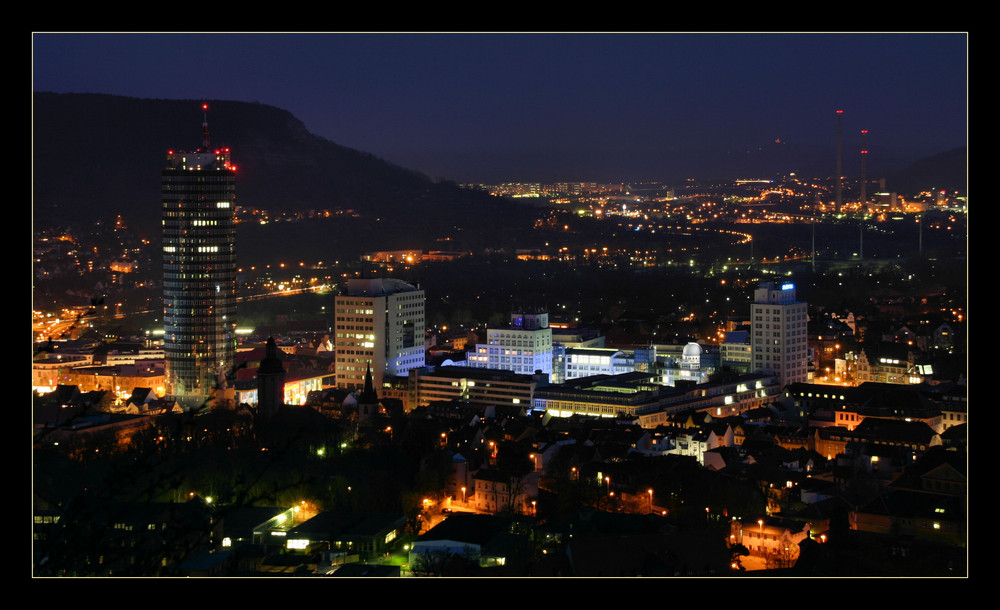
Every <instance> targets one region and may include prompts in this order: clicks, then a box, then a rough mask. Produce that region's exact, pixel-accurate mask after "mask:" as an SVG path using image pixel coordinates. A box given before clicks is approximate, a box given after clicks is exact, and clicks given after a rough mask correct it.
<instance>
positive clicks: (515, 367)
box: [467, 311, 553, 375]
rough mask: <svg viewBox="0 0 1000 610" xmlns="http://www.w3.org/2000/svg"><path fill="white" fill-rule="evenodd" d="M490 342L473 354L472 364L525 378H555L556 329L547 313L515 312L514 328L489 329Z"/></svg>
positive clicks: (512, 323)
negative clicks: (553, 372)
mask: <svg viewBox="0 0 1000 610" xmlns="http://www.w3.org/2000/svg"><path fill="white" fill-rule="evenodd" d="M486 335H487V336H486V343H481V344H479V345H476V351H475V352H470V353H469V356H468V361H467V362H468V365H469V366H472V367H476V368H485V369H502V370H505V371H513V372H515V373H521V374H522V375H533V374H535V373H536V372H542V373H545V374H546V375H552V354H553V346H552V329H551V328H550V327H549V314H548V313H545V312H530V311H529V312H514V313H512V314H511V316H510V326H507V327H504V328H488V329H487V330H486Z"/></svg>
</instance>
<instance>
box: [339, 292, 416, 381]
mask: <svg viewBox="0 0 1000 610" xmlns="http://www.w3.org/2000/svg"><path fill="white" fill-rule="evenodd" d="M335 309H336V314H335V315H336V319H335V321H334V333H335V339H334V341H335V350H336V365H335V366H336V369H335V370H336V374H337V387H340V388H362V387H364V385H365V373H366V371H367V370H368V367H369V366H371V374H372V381H373V383H374V385H375V387H376V388H381V387H383V382H384V380H385V378H386V377H387V376H405V375H407V374H408V373H409V371H410V369H414V368H419V367H422V366H424V364H425V362H424V332H425V330H426V324H425V322H424V291H423V290H420V289H419V288H416V287H414V286H412V285H410V284H407V283H406V282H403V281H401V280H394V279H388V278H381V279H353V280H348V282H347V290H346V293H345V294H342V295H338V296H337V299H336V306H335Z"/></svg>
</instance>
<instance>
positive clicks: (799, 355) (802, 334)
mask: <svg viewBox="0 0 1000 610" xmlns="http://www.w3.org/2000/svg"><path fill="white" fill-rule="evenodd" d="M750 323H751V331H750V332H751V335H750V347H751V354H752V357H753V361H752V362H753V364H752V367H753V370H754V372H757V373H765V374H768V375H774V376H776V377H778V379H779V380H780V383H781V386H782V387H784V386H786V385H788V384H790V383H799V382H805V381H806V380H807V377H808V365H809V348H808V341H807V340H808V332H807V327H808V323H809V315H808V311H807V305H806V303H802V302H799V301H796V300H795V285H794V284H781V285H778V284H775V283H774V282H761V284H760V287H759V288H757V289H756V290H755V291H754V299H753V303H752V304H751V305H750Z"/></svg>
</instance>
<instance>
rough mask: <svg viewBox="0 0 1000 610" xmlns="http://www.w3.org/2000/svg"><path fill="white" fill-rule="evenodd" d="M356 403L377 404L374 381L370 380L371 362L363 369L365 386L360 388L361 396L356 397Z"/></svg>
mask: <svg viewBox="0 0 1000 610" xmlns="http://www.w3.org/2000/svg"><path fill="white" fill-rule="evenodd" d="M358 404H363V405H374V404H378V394H377V393H376V392H375V382H374V381H372V364H371V362H369V363H368V368H367V370H366V371H365V387H364V389H363V390H361V396H360V397H359V399H358Z"/></svg>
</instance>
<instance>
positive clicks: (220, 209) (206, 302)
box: [161, 121, 236, 410]
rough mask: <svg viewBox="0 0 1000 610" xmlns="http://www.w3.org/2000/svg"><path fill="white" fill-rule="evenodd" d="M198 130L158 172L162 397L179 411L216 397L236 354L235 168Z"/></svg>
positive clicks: (226, 153)
mask: <svg viewBox="0 0 1000 610" xmlns="http://www.w3.org/2000/svg"><path fill="white" fill-rule="evenodd" d="M203 129H204V136H203V140H202V146H201V147H200V148H196V149H194V150H191V151H179V150H171V151H168V152H167V163H166V167H165V168H164V169H163V171H162V175H161V193H162V205H163V325H164V326H163V330H164V338H163V348H164V355H165V359H166V394H167V396H168V397H170V398H174V399H176V400H177V401H178V402H179V403H180V404H181V406H182V407H183V408H184V409H186V410H190V409H193V408H198V407H200V406H205V405H207V404H208V401H209V399H210V398H212V397H217V394H216V390H218V389H219V388H220V387H225V385H226V381H225V376H226V374H228V373H230V372H231V370H232V367H233V363H234V360H235V356H236V319H235V314H236V244H235V241H236V226H235V221H234V213H233V212H234V206H235V187H236V168H235V166H233V165H232V163H231V162H230V157H229V149H227V148H222V149H212V148H211V147H210V146H209V140H208V123H207V121H206V122H205V123H204V124H203Z"/></svg>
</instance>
